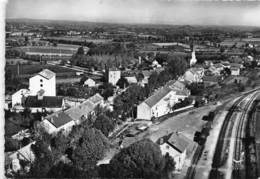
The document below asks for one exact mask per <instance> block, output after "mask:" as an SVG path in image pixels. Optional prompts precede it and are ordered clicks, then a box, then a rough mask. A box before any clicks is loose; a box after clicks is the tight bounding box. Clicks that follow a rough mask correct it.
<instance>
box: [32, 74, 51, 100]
mask: <svg viewBox="0 0 260 179" xmlns="http://www.w3.org/2000/svg"><path fill="white" fill-rule="evenodd" d="M29 90H30V93H31V95H37V93H38V91H40V90H44V95H46V96H56V74H55V73H54V72H52V71H50V70H48V69H44V70H42V71H41V72H39V73H38V74H37V75H35V76H33V77H31V78H30V79H29Z"/></svg>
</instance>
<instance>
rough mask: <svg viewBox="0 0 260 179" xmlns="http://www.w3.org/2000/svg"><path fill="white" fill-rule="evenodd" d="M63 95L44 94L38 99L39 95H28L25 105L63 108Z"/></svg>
mask: <svg viewBox="0 0 260 179" xmlns="http://www.w3.org/2000/svg"><path fill="white" fill-rule="evenodd" d="M62 101H63V98H62V97H56V96H43V99H42V100H38V98H37V96H28V97H27V98H26V99H25V103H24V107H29V108H42V107H46V108H61V107H62Z"/></svg>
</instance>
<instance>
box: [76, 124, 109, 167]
mask: <svg viewBox="0 0 260 179" xmlns="http://www.w3.org/2000/svg"><path fill="white" fill-rule="evenodd" d="M71 136H73V143H72V144H71V146H73V147H74V149H73V152H72V158H71V160H72V162H73V165H74V166H75V167H76V169H78V170H83V171H88V170H91V169H93V168H94V167H95V166H96V164H97V161H98V160H100V159H102V158H103V157H104V154H105V151H106V149H108V148H109V142H108V141H107V139H106V137H105V136H104V135H103V134H102V133H101V132H100V131H99V130H97V129H95V128H89V127H88V126H80V127H74V128H73V129H72V131H71Z"/></svg>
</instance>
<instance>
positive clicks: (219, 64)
mask: <svg viewBox="0 0 260 179" xmlns="http://www.w3.org/2000/svg"><path fill="white" fill-rule="evenodd" d="M213 66H214V67H215V68H223V65H222V64H221V63H216V64H214V65H213Z"/></svg>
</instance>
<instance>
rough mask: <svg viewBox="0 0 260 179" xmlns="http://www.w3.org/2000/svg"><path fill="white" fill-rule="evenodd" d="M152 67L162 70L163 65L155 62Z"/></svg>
mask: <svg viewBox="0 0 260 179" xmlns="http://www.w3.org/2000/svg"><path fill="white" fill-rule="evenodd" d="M152 67H153V68H161V67H162V65H160V64H159V63H158V61H157V60H154V61H153V62H152Z"/></svg>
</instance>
